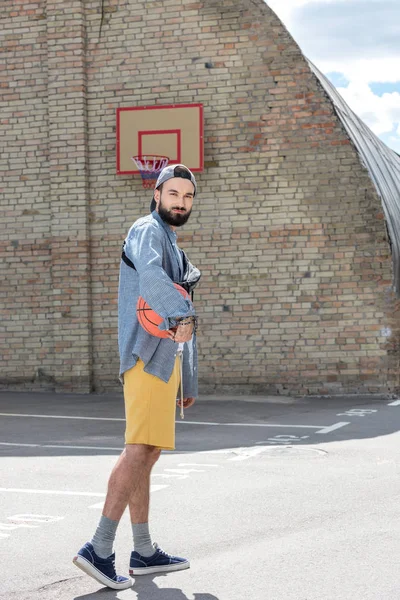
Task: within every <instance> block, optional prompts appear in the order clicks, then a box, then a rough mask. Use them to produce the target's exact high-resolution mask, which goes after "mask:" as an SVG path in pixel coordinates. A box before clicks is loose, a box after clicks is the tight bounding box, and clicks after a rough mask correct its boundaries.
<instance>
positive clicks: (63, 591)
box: [0, 392, 400, 600]
mask: <svg viewBox="0 0 400 600" xmlns="http://www.w3.org/2000/svg"><path fill="white" fill-rule="evenodd" d="M123 417H124V415H123V402H122V396H120V395H107V396H106V395H104V396H103V395H90V396H80V395H79V396H78V395H59V394H49V393H46V394H45V393H43V394H38V393H24V394H22V393H21V394H19V393H7V392H3V393H1V394H0V456H1V463H0V464H1V479H0V575H1V583H2V585H1V587H0V599H1V600H5V599H7V600H28V599H29V600H39V599H40V600H50V599H51V600H57V599H60V600H89V599H104V600H105V599H115V598H120V599H130V600H250V599H251V600H350V599H351V600H370V599H371V600H372V599H374V600H376V599H380V600H383V599H385V600H396V599H398V598H400V582H399V577H398V574H397V563H398V556H399V555H400V542H399V530H400V504H399V502H398V499H399V496H400V483H399V451H398V448H399V442H400V435H399V429H400V427H399V426H400V401H397V400H396V399H395V398H389V397H360V396H357V397H346V398H343V397H342V398H308V399H293V398H282V397H280V398H273V397H265V398H259V397H258V398H246V399H243V398H242V399H237V398H233V397H225V398H223V399H222V398H218V397H207V398H203V399H200V400H198V402H197V403H196V405H195V406H194V407H192V408H191V409H189V410H188V411H187V412H186V418H185V420H184V421H183V422H182V421H181V420H180V419H179V415H177V450H176V451H175V452H165V453H163V454H162V457H161V459H160V461H159V462H158V463H157V465H156V467H155V469H154V474H153V477H152V501H151V532H152V537H153V539H154V540H156V541H157V542H158V543H159V544H160V546H161V547H162V548H163V549H165V550H166V551H167V552H171V553H175V554H178V555H181V556H186V557H188V558H189V559H190V560H191V568H190V569H189V570H187V571H182V572H177V573H170V574H168V575H153V576H145V577H138V578H136V579H135V581H134V583H133V587H132V588H131V589H129V590H125V591H121V592H115V591H112V590H107V589H105V588H102V587H101V586H100V585H99V584H97V583H96V582H95V581H94V580H92V579H90V578H88V577H87V576H85V575H84V574H83V573H82V572H81V571H79V570H78V569H76V567H74V565H73V564H72V562H71V561H72V558H73V556H74V554H75V552H76V551H77V550H78V549H79V547H80V546H81V545H82V544H83V543H84V542H85V541H87V540H88V539H90V538H91V536H92V534H93V531H94V529H95V526H96V524H97V521H98V519H99V517H100V514H101V507H102V503H103V501H104V492H105V489H106V484H107V480H108V476H109V473H110V471H111V469H112V467H113V465H114V463H115V461H116V457H117V456H118V454H119V453H120V451H121V449H122V445H123V432H124V419H123ZM115 547H116V553H117V561H116V562H117V567H118V570H119V572H120V573H121V574H126V573H127V570H128V561H129V554H130V551H131V547H132V540H131V529H130V524H129V519H128V516H127V515H124V517H123V520H122V522H121V525H120V527H119V530H118V534H117V540H116V546H115Z"/></svg>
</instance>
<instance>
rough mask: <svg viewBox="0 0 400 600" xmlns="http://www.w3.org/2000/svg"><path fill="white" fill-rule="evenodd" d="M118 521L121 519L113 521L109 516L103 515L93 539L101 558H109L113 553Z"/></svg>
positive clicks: (95, 549)
mask: <svg viewBox="0 0 400 600" xmlns="http://www.w3.org/2000/svg"><path fill="white" fill-rule="evenodd" d="M118 523H119V521H112V520H111V519H109V518H108V517H105V516H104V515H101V519H100V521H99V524H98V525H97V529H96V533H95V534H94V536H93V538H92V540H91V543H92V544H93V549H94V551H95V552H96V554H97V556H100V558H108V557H109V556H110V555H111V554H112V553H113V543H114V540H115V534H116V532H117V527H118Z"/></svg>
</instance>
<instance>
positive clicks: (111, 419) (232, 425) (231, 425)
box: [0, 413, 326, 450]
mask: <svg viewBox="0 0 400 600" xmlns="http://www.w3.org/2000/svg"><path fill="white" fill-rule="evenodd" d="M0 416H2V417H25V418H26V417H31V418H34V419H78V420H83V421H121V422H125V419H117V418H106V417H78V416H70V415H68V416H66V415H30V414H29V415H27V414H20V413H0ZM176 424H184V425H213V426H220V427H287V428H288V429H321V428H325V427H326V425H291V424H290V423H219V422H214V421H181V420H177V421H176ZM37 445H40V444H37ZM46 447H47V448H51V447H53V448H58V447H59V446H49V445H46ZM65 447H66V448H67V447H68V446H65ZM69 447H70V448H73V446H69ZM77 448H82V449H84V448H86V447H85V446H77ZM90 448H91V447H89V449H90ZM106 449H107V450H108V449H109V450H119V448H106Z"/></svg>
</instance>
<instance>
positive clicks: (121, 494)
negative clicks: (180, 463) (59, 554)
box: [74, 444, 159, 589]
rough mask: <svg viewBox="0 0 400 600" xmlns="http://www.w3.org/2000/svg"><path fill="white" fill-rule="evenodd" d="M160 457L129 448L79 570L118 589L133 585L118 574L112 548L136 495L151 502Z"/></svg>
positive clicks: (83, 550)
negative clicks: (154, 470)
mask: <svg viewBox="0 0 400 600" xmlns="http://www.w3.org/2000/svg"><path fill="white" fill-rule="evenodd" d="M158 456H159V451H158V450H156V449H155V448H154V447H152V446H147V445H144V444H132V445H127V446H126V447H125V450H124V451H123V452H122V454H121V456H120V457H119V459H118V461H117V464H116V465H115V467H114V469H113V470H112V473H111V475H110V479H109V481H108V491H107V496H106V501H105V504H104V508H103V514H102V516H101V519H100V522H99V525H98V527H97V529H96V532H95V534H94V536H93V539H92V540H91V542H89V543H87V544H85V546H83V548H81V550H80V551H79V552H78V554H77V556H75V558H74V563H75V564H76V566H78V567H79V568H80V569H82V570H83V571H84V572H85V573H87V574H88V575H90V576H91V577H93V578H94V579H96V580H97V581H99V582H100V583H103V584H104V585H107V586H109V587H112V588H114V589H125V588H127V587H130V586H131V585H132V582H131V580H130V579H129V578H127V577H121V576H119V575H117V574H116V572H115V566H114V555H113V554H112V546H113V543H114V538H115V534H116V530H117V527H118V524H119V521H120V519H121V517H122V515H123V513H124V511H125V508H126V506H127V505H128V502H129V499H130V497H131V495H132V493H133V494H134V495H135V497H136V496H137V497H138V498H141V497H144V498H146V495H147V498H148V495H149V478H150V472H151V469H152V467H153V464H154V463H155V461H156V460H157V458H158ZM146 490H147V491H146Z"/></svg>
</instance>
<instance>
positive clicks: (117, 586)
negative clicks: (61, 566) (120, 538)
mask: <svg viewBox="0 0 400 600" xmlns="http://www.w3.org/2000/svg"><path fill="white" fill-rule="evenodd" d="M72 562H73V563H74V565H76V566H77V567H79V569H82V571H84V573H86V575H89V576H90V577H93V579H95V580H96V581H98V582H99V583H102V584H103V585H106V586H107V587H109V588H112V589H113V590H126V589H127V588H130V587H132V583H133V582H132V579H131V578H130V577H122V576H121V575H117V574H116V572H115V553H114V554H111V556H109V557H108V558H100V556H97V554H96V553H95V551H94V549H93V546H92V544H90V543H89V542H87V544H85V545H84V546H83V548H81V549H80V550H79V552H78V554H77V555H76V556H75V557H74V559H73V561H72Z"/></svg>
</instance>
